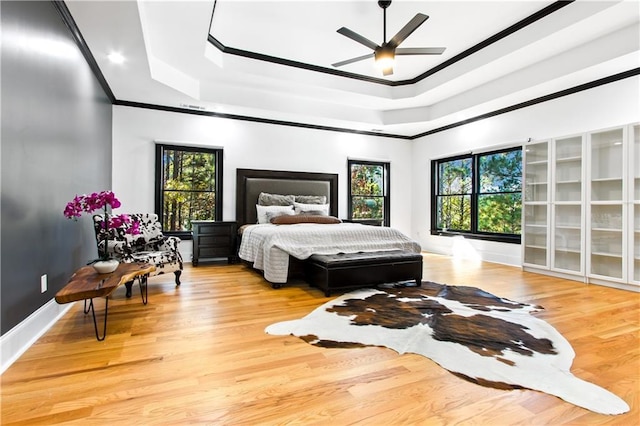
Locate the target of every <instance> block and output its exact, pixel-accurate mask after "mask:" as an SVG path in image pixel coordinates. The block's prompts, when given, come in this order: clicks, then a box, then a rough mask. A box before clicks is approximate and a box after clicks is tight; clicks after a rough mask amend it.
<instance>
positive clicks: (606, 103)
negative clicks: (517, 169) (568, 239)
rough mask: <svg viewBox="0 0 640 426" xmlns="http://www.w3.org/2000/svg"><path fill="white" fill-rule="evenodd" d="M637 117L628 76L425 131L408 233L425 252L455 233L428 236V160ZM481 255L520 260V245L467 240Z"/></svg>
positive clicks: (417, 146) (633, 83) (418, 145)
mask: <svg viewBox="0 0 640 426" xmlns="http://www.w3.org/2000/svg"><path fill="white" fill-rule="evenodd" d="M639 121H640V78H639V77H632V78H627V79H625V80H621V81H618V82H615V83H610V84H606V85H603V86H599V87H597V88H594V89H591V90H587V91H583V92H579V93H576V94H573V95H570V96H565V97H562V98H558V99H555V100H553V101H549V102H545V103H542V104H538V105H534V106H531V107H527V108H523V109H519V110H516V111H513V112H510V113H506V114H502V115H498V116H495V117H492V118H489V119H486V120H481V121H477V122H474V123H470V124H467V125H465V126H460V127H457V128H454V129H451V130H448V131H444V132H439V133H436V134H433V135H430V136H426V137H424V138H421V139H419V140H417V141H415V142H414V146H413V155H412V159H413V160H412V172H413V181H414V184H413V190H414V198H413V205H412V211H413V215H412V218H413V221H412V230H413V234H412V236H413V237H414V238H415V239H416V240H418V241H419V242H420V243H421V245H422V248H423V249H424V250H426V251H432V252H436V253H444V254H452V253H453V246H454V242H455V243H456V245H457V244H460V241H459V238H458V239H454V238H451V237H440V236H432V235H430V230H431V171H430V167H431V160H435V159H439V158H444V157H447V156H451V155H454V154H461V153H468V152H470V151H477V152H479V151H482V150H487V149H489V148H490V147H494V146H496V147H497V146H504V145H505V144H506V145H513V146H515V145H522V144H523V143H524V142H526V141H527V139H528V138H531V139H532V140H534V141H535V140H544V139H548V138H555V137H561V136H567V135H572V134H576V133H583V132H588V131H592V130H598V129H602V128H607V127H612V126H618V125H624V124H630V123H635V122H639ZM465 244H466V245H467V247H469V246H470V247H472V248H473V249H475V251H476V253H477V254H478V255H479V257H480V258H481V259H483V260H488V261H493V262H498V263H506V264H511V265H520V264H521V250H520V246H519V245H514V244H504V243H495V242H487V241H481V240H471V239H468V240H465Z"/></svg>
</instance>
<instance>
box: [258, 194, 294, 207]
mask: <svg viewBox="0 0 640 426" xmlns="http://www.w3.org/2000/svg"><path fill="white" fill-rule="evenodd" d="M294 201H295V197H294V196H293V195H280V194H269V193H268V192H261V193H260V195H259V196H258V204H259V205H261V206H291V205H293V202H294Z"/></svg>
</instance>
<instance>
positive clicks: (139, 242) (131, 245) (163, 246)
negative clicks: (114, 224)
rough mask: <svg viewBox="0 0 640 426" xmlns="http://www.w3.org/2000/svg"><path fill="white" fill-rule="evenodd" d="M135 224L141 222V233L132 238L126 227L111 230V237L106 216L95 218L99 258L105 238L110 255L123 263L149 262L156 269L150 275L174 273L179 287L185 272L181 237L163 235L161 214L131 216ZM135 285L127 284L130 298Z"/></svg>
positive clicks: (101, 254) (94, 226)
mask: <svg viewBox="0 0 640 426" xmlns="http://www.w3.org/2000/svg"><path fill="white" fill-rule="evenodd" d="M129 217H130V218H131V219H132V220H133V221H137V222H138V223H139V229H140V233H139V234H137V235H129V234H126V233H125V229H123V228H110V229H109V231H108V233H109V235H108V238H105V237H106V235H105V234H106V233H107V230H106V229H105V226H104V215H101V214H97V215H94V216H93V228H94V230H95V233H96V242H97V244H98V255H99V256H100V257H102V256H103V255H104V250H105V247H104V245H105V239H106V240H107V241H108V247H107V248H106V250H107V253H108V254H109V255H110V256H111V257H113V258H115V259H118V260H120V261H121V262H147V263H150V264H152V265H154V266H155V267H156V270H155V272H152V273H151V274H150V275H151V276H153V275H159V274H164V273H169V272H173V273H174V274H175V276H176V285H180V274H181V273H182V269H183V265H182V256H181V255H180V251H178V244H179V243H180V238H178V237H168V236H165V235H163V234H162V226H161V225H160V222H159V221H158V215H157V214H153V213H136V214H129ZM132 284H133V283H132V282H130V283H126V284H125V286H126V287H127V297H131V287H132Z"/></svg>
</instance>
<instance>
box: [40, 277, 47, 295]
mask: <svg viewBox="0 0 640 426" xmlns="http://www.w3.org/2000/svg"><path fill="white" fill-rule="evenodd" d="M45 291H47V274H44V275H43V276H41V277H40V293H44V292H45Z"/></svg>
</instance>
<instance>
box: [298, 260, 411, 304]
mask: <svg viewBox="0 0 640 426" xmlns="http://www.w3.org/2000/svg"><path fill="white" fill-rule="evenodd" d="M305 273H306V278H307V280H308V281H309V283H310V284H311V285H313V286H315V287H318V288H320V289H321V290H323V291H324V294H325V296H327V297H328V296H330V295H331V292H332V291H334V290H346V289H354V288H362V287H370V286H373V285H376V284H383V283H390V282H396V281H406V280H415V282H416V285H418V286H419V285H420V283H421V282H422V255H421V254H420V253H413V252H408V251H402V250H392V251H375V252H360V253H340V254H329V255H320V254H314V255H312V256H311V257H309V259H308V260H307V261H306V264H305Z"/></svg>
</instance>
